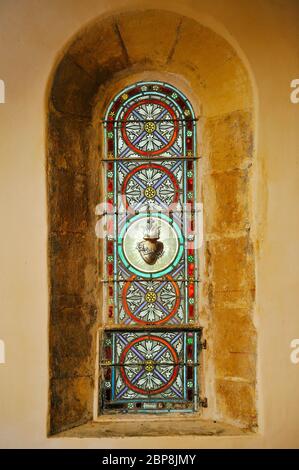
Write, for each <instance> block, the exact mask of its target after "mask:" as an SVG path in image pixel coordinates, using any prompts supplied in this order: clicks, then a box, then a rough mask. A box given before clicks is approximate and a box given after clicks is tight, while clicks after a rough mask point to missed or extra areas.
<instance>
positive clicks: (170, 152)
mask: <svg viewBox="0 0 299 470" xmlns="http://www.w3.org/2000/svg"><path fill="white" fill-rule="evenodd" d="M104 130H105V149H106V155H105V158H104V166H105V180H106V195H107V199H106V228H107V236H106V244H105V277H104V281H105V286H106V289H105V293H106V300H107V302H106V305H107V310H106V324H110V326H112V327H113V328H118V330H119V331H118V332H114V333H110V334H108V333H107V334H106V339H105V342H106V344H107V342H110V343H109V344H110V345H109V347H107V348H108V349H110V350H111V351H110V353H109V354H110V357H111V364H109V366H107V365H104V366H103V367H104V372H103V373H104V385H103V384H102V385H101V386H102V393H101V397H102V403H101V407H102V410H104V411H105V410H106V411H107V410H111V411H113V410H116V409H119V408H121V409H122V410H124V411H129V410H130V411H134V412H137V411H144V412H145V411H148V410H151V411H152V412H158V411H167V410H170V409H174V410H177V409H180V410H181V411H194V410H195V409H196V407H197V396H198V392H197V387H198V386H197V382H196V380H197V379H196V369H197V362H198V361H197V356H198V350H197V349H198V347H197V344H198V341H197V335H198V334H199V333H198V329H197V332H196V330H195V329H194V331H192V328H194V325H195V324H197V321H198V319H197V310H196V307H197V305H196V304H195V299H197V298H198V282H199V279H198V266H197V259H196V256H195V246H196V210H195V209H196V206H195V204H196V198H195V195H196V159H197V156H196V119H195V116H194V112H193V109H192V107H191V105H190V103H189V101H188V100H187V99H186V98H185V97H184V96H183V95H182V94H181V93H180V92H179V91H178V90H177V89H175V88H174V87H172V86H171V85H169V84H165V83H160V82H141V83H137V84H134V85H132V86H130V87H128V88H127V89H126V90H123V91H122V92H121V93H120V94H119V95H117V96H116V98H115V99H114V100H113V101H112V102H111V104H110V106H109V108H108V111H107V114H106V117H105V120H104ZM162 326H163V328H164V327H165V328H166V327H169V328H170V327H171V328H174V327H177V328H178V329H177V331H171V332H170V331H165V332H161V331H160V332H159V331H157V332H156V330H154V328H159V327H162ZM186 326H187V327H188V328H190V331H189V332H187V331H183V328H186ZM136 327H138V328H142V329H143V331H142V332H141V333H140V332H136V330H134V328H136ZM130 328H131V329H132V328H133V329H132V331H130ZM191 344H192V347H191V346H190V345H191ZM107 348H105V351H106V349H107ZM144 348H145V349H144ZM146 348H151V350H155V351H157V354H153V353H151V352H150V351H148V352H147V353H146V350H147V349H146ZM191 349H192V352H190V350H191ZM160 350H161V351H162V350H163V353H162V352H161V355H159V353H158V351H160ZM142 351H144V354H142ZM105 354H106V353H105ZM146 354H147V355H146ZM188 354H189V355H188ZM190 354H191V356H192V358H191V356H190ZM189 356H190V357H189ZM166 357H167V358H168V359H167V361H166V359H165V358H166ZM138 358H139V359H138ZM191 359H192V364H191V362H190V364H191V365H188V364H187V362H188V361H191ZM107 360H108V359H107V355H106V356H105V360H104V362H105V361H107ZM138 360H139V362H138ZM130 361H133V363H132V364H131V362H130ZM136 361H137V362H136ZM147 361H151V362H147ZM101 363H103V358H102V362H101ZM150 364H151V365H150ZM190 368H191V369H192V373H191V369H190ZM191 383H192V385H191ZM151 387H152V388H151Z"/></svg>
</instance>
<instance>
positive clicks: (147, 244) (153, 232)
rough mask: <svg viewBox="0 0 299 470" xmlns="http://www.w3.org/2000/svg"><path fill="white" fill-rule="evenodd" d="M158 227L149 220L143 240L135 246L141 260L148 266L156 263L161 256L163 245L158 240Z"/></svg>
mask: <svg viewBox="0 0 299 470" xmlns="http://www.w3.org/2000/svg"><path fill="white" fill-rule="evenodd" d="M159 238H160V227H159V226H158V224H157V223H156V222H153V221H152V220H151V219H149V220H148V222H147V226H146V230H145V232H144V236H143V240H142V241H141V242H139V243H138V244H137V250H138V251H139V253H140V256H141V257H142V259H143V260H144V261H145V262H146V263H147V264H150V265H153V264H155V263H156V262H157V260H158V259H159V258H161V256H162V255H163V252H164V244H163V243H162V242H161V241H160V240H159Z"/></svg>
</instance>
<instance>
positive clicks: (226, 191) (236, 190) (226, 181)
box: [204, 170, 249, 235]
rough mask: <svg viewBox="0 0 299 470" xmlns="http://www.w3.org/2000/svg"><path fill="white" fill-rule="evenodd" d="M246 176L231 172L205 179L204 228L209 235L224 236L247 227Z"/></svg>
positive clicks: (216, 174)
mask: <svg viewBox="0 0 299 470" xmlns="http://www.w3.org/2000/svg"><path fill="white" fill-rule="evenodd" d="M248 182H249V177H248V172H247V171H246V170H232V171H229V172H224V173H223V172H221V173H212V174H211V175H209V176H208V175H207V176H205V178H204V191H205V201H204V203H205V205H206V206H207V207H208V210H206V211H205V214H206V217H205V228H206V233H207V234H208V235H209V234H225V235H227V234H228V233H232V232H238V231H242V230H246V228H247V227H249V210H248Z"/></svg>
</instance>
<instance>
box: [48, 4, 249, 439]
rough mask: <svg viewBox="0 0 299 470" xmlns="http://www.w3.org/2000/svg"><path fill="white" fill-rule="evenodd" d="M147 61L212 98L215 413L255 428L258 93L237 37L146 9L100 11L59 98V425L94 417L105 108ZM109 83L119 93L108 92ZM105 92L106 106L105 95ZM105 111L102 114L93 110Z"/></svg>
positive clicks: (205, 161)
mask: <svg viewBox="0 0 299 470" xmlns="http://www.w3.org/2000/svg"><path fill="white" fill-rule="evenodd" d="M145 71H151V73H150V75H149V76H148V77H147V78H149V79H153V80H154V79H156V76H155V73H157V74H159V79H161V74H162V76H163V74H165V77H166V78H165V80H167V81H170V80H169V74H174V75H173V76H174V77H175V76H179V77H181V78H182V79H183V80H185V82H187V83H188V86H189V87H190V92H191V93H192V94H193V95H194V96H196V97H198V101H200V103H201V116H200V123H199V124H200V125H199V128H200V129H201V135H200V136H199V139H200V140H199V144H200V145H199V153H200V155H201V156H202V171H201V173H202V181H201V187H202V198H203V203H204V212H205V266H204V282H203V298H202V299H200V302H201V306H202V320H203V322H204V324H205V336H206V337H207V339H208V345H209V348H208V351H207V356H206V364H205V387H206V395H207V397H208V400H209V408H208V410H206V411H205V415H202V417H206V418H209V419H214V420H222V421H225V422H227V423H230V424H234V425H237V426H240V427H242V428H247V429H255V427H256V425H257V413H256V332H255V328H254V325H253V320H252V316H253V307H254V292H255V278H254V253H253V245H252V241H251V237H250V226H251V221H250V215H249V214H250V179H251V169H250V168H251V165H252V157H253V97H252V88H251V83H250V80H249V76H248V73H247V71H246V69H245V67H244V65H243V63H242V62H241V60H240V58H239V57H238V55H237V54H236V52H235V51H234V50H233V49H232V47H231V46H230V45H229V44H228V43H227V42H226V41H225V40H224V39H223V38H221V37H220V36H219V35H217V34H215V33H214V32H213V31H211V30H209V29H207V28H206V27H203V26H201V25H200V24H199V23H197V22H195V21H193V20H192V19H189V18H186V17H182V16H179V15H177V14H174V13H170V12H166V11H143V12H138V11H134V12H130V13H123V14H119V15H117V16H114V17H109V18H105V19H98V20H97V21H95V22H93V23H92V24H90V25H88V26H87V27H86V28H84V30H82V31H81V32H79V33H78V34H77V35H76V36H75V38H74V40H73V41H72V42H71V44H70V45H69V46H68V48H67V50H66V51H65V53H64V55H63V57H62V59H61V60H60V62H59V64H58V66H57V68H56V70H55V72H54V74H53V77H52V79H51V80H52V82H51V85H50V91H49V97H48V121H47V123H48V129H47V155H48V165H47V172H48V205H49V210H48V213H49V251H48V252H49V275H50V405H49V433H50V434H54V433H57V432H59V431H62V430H65V429H68V428H70V427H74V426H78V425H80V424H82V423H85V422H87V421H89V420H91V419H92V416H93V393H94V376H95V356H96V331H97V329H98V328H99V326H100V325H101V317H102V312H103V307H102V292H101V286H100V285H99V284H100V283H99V282H98V279H99V272H98V271H99V270H98V266H100V265H101V262H102V259H101V252H100V251H99V249H98V245H97V242H96V239H95V236H94V226H95V215H94V209H95V206H96V205H97V204H98V202H99V192H100V191H101V190H102V188H99V181H100V176H101V175H100V172H101V168H100V166H101V165H100V158H101V156H102V154H101V133H100V123H99V121H100V118H101V117H102V116H103V115H104V110H105V108H106V106H107V105H108V103H109V100H110V99H111V98H112V96H113V95H111V93H112V92H113V94H114V93H115V92H117V91H118V89H119V88H120V87H119V85H118V84H119V81H121V80H124V79H126V80H130V77H132V76H134V75H136V74H138V73H141V72H145ZM108 90H109V91H108ZM97 99H99V100H100V106H99V104H98V102H97ZM95 109H97V112H98V110H99V109H101V110H102V112H103V114H102V115H101V116H99V115H98V114H97V118H96V119H95V117H94V112H95Z"/></svg>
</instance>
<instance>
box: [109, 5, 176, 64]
mask: <svg viewBox="0 0 299 470" xmlns="http://www.w3.org/2000/svg"><path fill="white" fill-rule="evenodd" d="M117 24H118V26H119V30H120V34H121V37H122V40H123V42H124V45H125V48H126V50H127V51H128V56H129V60H130V62H131V63H132V64H135V63H140V62H148V63H152V64H155V65H156V64H166V63H167V61H168V58H169V56H170V55H171V53H172V49H173V47H174V46H175V41H176V35H177V33H178V29H179V25H180V17H179V16H178V15H175V14H170V13H168V12H163V11H148V12H147V13H146V15H145V14H144V12H136V13H135V14H134V15H128V14H123V15H119V16H118V17H117Z"/></svg>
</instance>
